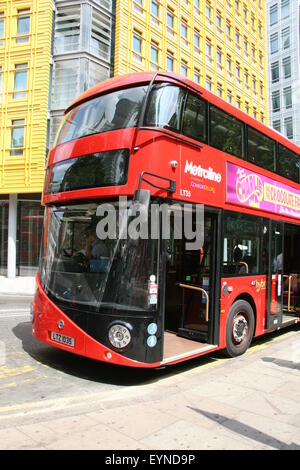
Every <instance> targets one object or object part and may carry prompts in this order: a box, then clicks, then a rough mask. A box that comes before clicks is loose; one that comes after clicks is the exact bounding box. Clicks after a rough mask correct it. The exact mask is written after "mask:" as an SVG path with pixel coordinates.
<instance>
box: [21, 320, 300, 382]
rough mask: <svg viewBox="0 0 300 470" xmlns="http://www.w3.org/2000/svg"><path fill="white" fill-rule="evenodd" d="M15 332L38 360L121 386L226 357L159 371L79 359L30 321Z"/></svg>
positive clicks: (266, 339) (216, 355) (204, 358)
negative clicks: (36, 332) (38, 334)
mask: <svg viewBox="0 0 300 470" xmlns="http://www.w3.org/2000/svg"><path fill="white" fill-rule="evenodd" d="M291 330H295V331H297V330H299V324H298V325H294V326H291V327H288V328H286V330H285V331H291ZM12 331H13V334H14V335H15V336H16V337H17V338H18V339H20V340H21V341H22V347H23V350H24V351H25V352H26V353H27V354H29V355H30V356H31V357H32V358H33V359H35V360H36V361H38V362H40V363H42V364H44V365H47V366H48V367H50V368H52V369H56V370H58V371H61V372H64V373H65V374H69V375H72V376H75V377H78V378H81V379H83V380H89V381H93V382H98V383H106V384H114V385H121V386H133V385H144V384H147V383H152V382H155V381H158V380H163V379H164V378H167V377H169V376H174V375H176V374H180V373H182V372H185V371H189V370H192V369H194V368H196V367H199V366H201V365H205V364H212V363H214V362H217V361H218V359H220V357H223V353H222V351H220V352H214V353H212V354H210V355H207V356H201V357H198V358H195V359H189V360H188V361H184V362H182V363H179V364H175V365H170V366H167V367H165V368H160V369H140V368H131V367H122V366H118V365H114V364H107V363H104V362H100V361H96V360H93V359H89V358H86V357H82V356H77V355H76V354H72V353H69V352H67V351H63V350H60V349H56V348H53V347H51V346H48V345H46V344H44V343H41V342H40V341H38V340H37V339H35V338H34V337H33V336H32V333H31V323H30V322H22V323H19V324H18V325H16V326H15V327H14V328H13V330H12ZM285 331H283V330H281V331H280V332H274V333H269V334H268V335H266V336H264V337H259V338H258V339H254V340H253V345H256V344H263V343H268V342H270V341H272V339H273V338H274V337H275V336H278V335H284V333H285ZM232 360H235V359H232ZM276 363H277V361H276ZM278 365H283V364H278Z"/></svg>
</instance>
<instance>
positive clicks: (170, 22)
mask: <svg viewBox="0 0 300 470" xmlns="http://www.w3.org/2000/svg"><path fill="white" fill-rule="evenodd" d="M167 31H168V33H169V34H171V35H172V36H174V13H173V11H171V10H170V9H168V10H167Z"/></svg>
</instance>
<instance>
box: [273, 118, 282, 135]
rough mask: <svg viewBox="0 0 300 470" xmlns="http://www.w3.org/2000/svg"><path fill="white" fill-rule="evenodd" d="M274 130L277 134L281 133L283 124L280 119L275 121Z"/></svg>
mask: <svg viewBox="0 0 300 470" xmlns="http://www.w3.org/2000/svg"><path fill="white" fill-rule="evenodd" d="M273 129H275V131H277V132H281V122H280V119H277V120H276V121H273Z"/></svg>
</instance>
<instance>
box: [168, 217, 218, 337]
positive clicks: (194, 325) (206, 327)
mask: <svg viewBox="0 0 300 470" xmlns="http://www.w3.org/2000/svg"><path fill="white" fill-rule="evenodd" d="M217 219H218V211H216V212H214V213H213V212H209V211H208V210H206V209H205V213H204V243H203V245H202V246H201V247H199V248H198V249H189V247H187V242H188V240H186V239H185V238H184V237H183V238H182V240H174V241H173V243H172V245H173V249H172V250H171V251H169V252H168V250H167V263H166V295H165V298H166V301H165V329H167V330H171V331H173V332H176V333H177V335H178V336H183V337H186V338H190V339H193V340H196V341H203V342H209V343H213V340H214V338H213V325H214V316H213V312H214V311H215V292H216V277H217V276H216V254H217ZM172 257H173V258H174V260H173V264H170V258H172Z"/></svg>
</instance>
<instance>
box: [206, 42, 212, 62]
mask: <svg viewBox="0 0 300 470" xmlns="http://www.w3.org/2000/svg"><path fill="white" fill-rule="evenodd" d="M205 52H206V57H208V58H209V59H211V42H210V41H209V40H206V45H205Z"/></svg>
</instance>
